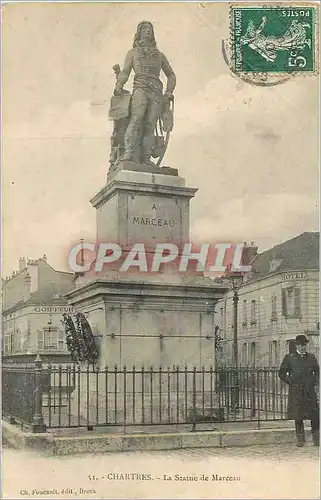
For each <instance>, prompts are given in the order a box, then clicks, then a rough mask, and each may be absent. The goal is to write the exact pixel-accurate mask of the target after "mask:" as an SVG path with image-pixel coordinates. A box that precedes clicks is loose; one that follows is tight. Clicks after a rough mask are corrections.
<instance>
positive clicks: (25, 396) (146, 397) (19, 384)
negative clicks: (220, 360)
mask: <svg viewBox="0 0 321 500" xmlns="http://www.w3.org/2000/svg"><path fill="white" fill-rule="evenodd" d="M2 384H3V390H2V394H3V403H2V409H3V413H4V416H6V417H9V418H11V419H15V420H17V421H20V422H22V423H24V424H27V425H31V426H32V428H33V429H34V430H36V431H37V432H41V429H43V430H45V429H46V428H66V427H87V428H93V427H98V426H112V427H113V426H116V427H117V426H122V427H129V426H153V425H161V426H163V425H180V424H192V427H193V428H194V429H195V428H196V425H198V424H201V423H214V422H216V423H217V422H248V421H254V422H262V421H271V420H285V419H286V409H287V386H286V385H285V384H284V383H283V382H281V380H280V379H279V377H278V370H277V369H273V368H272V369H271V368H239V369H238V370H235V369H234V370H233V369H230V368H229V369H213V368H211V367H210V368H196V367H192V368H190V367H187V366H186V367H183V368H181V367H179V366H172V367H158V368H153V367H149V368H145V367H143V366H142V367H140V368H139V369H137V368H136V367H132V368H128V367H126V366H123V367H121V368H120V367H117V366H114V367H104V368H99V367H92V366H80V365H75V364H73V365H66V364H65V365H54V366H53V365H46V366H43V365H42V364H41V361H40V360H37V361H36V363H35V364H34V365H25V366H13V365H12V364H11V365H2Z"/></svg>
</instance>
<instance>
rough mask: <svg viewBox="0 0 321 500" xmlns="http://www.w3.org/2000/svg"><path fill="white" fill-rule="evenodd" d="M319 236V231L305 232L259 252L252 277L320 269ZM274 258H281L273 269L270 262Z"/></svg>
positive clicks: (253, 265)
mask: <svg viewBox="0 0 321 500" xmlns="http://www.w3.org/2000/svg"><path fill="white" fill-rule="evenodd" d="M319 238H320V235H319V233H318V232H313V233H308V232H305V233H302V234H300V235H299V236H295V237H294V238H292V239H290V240H287V241H285V242H284V243H280V244H279V245H276V246H274V247H273V248H271V249H270V250H266V251H265V252H263V253H261V254H258V255H257V257H256V258H255V259H254V261H253V262H252V272H253V277H252V278H254V279H255V278H258V277H263V276H266V275H268V274H274V273H275V272H280V271H291V270H295V271H299V270H307V269H315V270H318V269H319ZM273 260H279V263H278V264H279V265H277V266H276V267H275V269H274V270H271V269H270V262H271V261H273Z"/></svg>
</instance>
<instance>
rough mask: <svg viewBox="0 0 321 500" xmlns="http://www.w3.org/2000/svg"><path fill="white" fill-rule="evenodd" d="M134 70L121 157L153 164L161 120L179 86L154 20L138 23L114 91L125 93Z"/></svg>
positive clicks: (115, 93) (118, 93)
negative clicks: (159, 42)
mask: <svg viewBox="0 0 321 500" xmlns="http://www.w3.org/2000/svg"><path fill="white" fill-rule="evenodd" d="M132 70H133V71H134V74H135V76H134V87H133V93H132V97H131V102H130V111H129V122H128V126H127V129H126V133H125V138H124V149H125V151H124V154H123V155H122V157H121V160H128V161H134V162H138V163H144V164H149V163H151V162H150V157H151V154H152V149H153V143H154V130H155V127H156V125H157V121H158V119H159V118H160V117H161V115H162V113H163V112H164V111H165V110H166V109H168V107H169V102H170V101H171V99H172V97H173V96H172V94H173V91H174V89H175V86H176V76H175V73H174V71H173V69H172V68H171V66H170V64H169V62H168V60H167V58H166V57H165V55H164V54H162V53H161V52H160V51H159V50H158V48H157V46H156V40H155V36H154V29H153V25H152V24H151V23H150V22H147V21H142V22H141V23H139V25H138V27H137V31H136V35H135V38H134V44H133V48H132V49H131V50H130V51H129V52H128V53H127V55H126V58H125V62H124V66H123V68H122V70H121V71H120V73H119V74H118V75H117V81H116V85H115V89H114V95H116V96H120V95H122V92H123V86H124V84H125V83H126V82H127V80H128V78H129V76H130V73H131V71H132ZM161 70H163V72H164V73H165V75H166V76H167V87H166V90H165V93H164V95H163V84H162V82H161V80H160V78H159V77H160V72H161Z"/></svg>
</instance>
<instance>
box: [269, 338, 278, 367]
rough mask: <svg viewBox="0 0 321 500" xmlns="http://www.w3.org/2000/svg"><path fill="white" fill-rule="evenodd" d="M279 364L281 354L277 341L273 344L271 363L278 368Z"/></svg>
mask: <svg viewBox="0 0 321 500" xmlns="http://www.w3.org/2000/svg"><path fill="white" fill-rule="evenodd" d="M278 362H279V353H278V343H277V341H276V340H273V341H272V342H271V363H272V366H276V365H277V364H278Z"/></svg>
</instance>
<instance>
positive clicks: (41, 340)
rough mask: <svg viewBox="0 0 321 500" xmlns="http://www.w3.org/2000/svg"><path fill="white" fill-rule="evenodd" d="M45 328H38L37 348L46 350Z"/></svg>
mask: <svg viewBox="0 0 321 500" xmlns="http://www.w3.org/2000/svg"><path fill="white" fill-rule="evenodd" d="M44 340H45V339H44V330H38V342H37V350H38V351H43V350H44Z"/></svg>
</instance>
